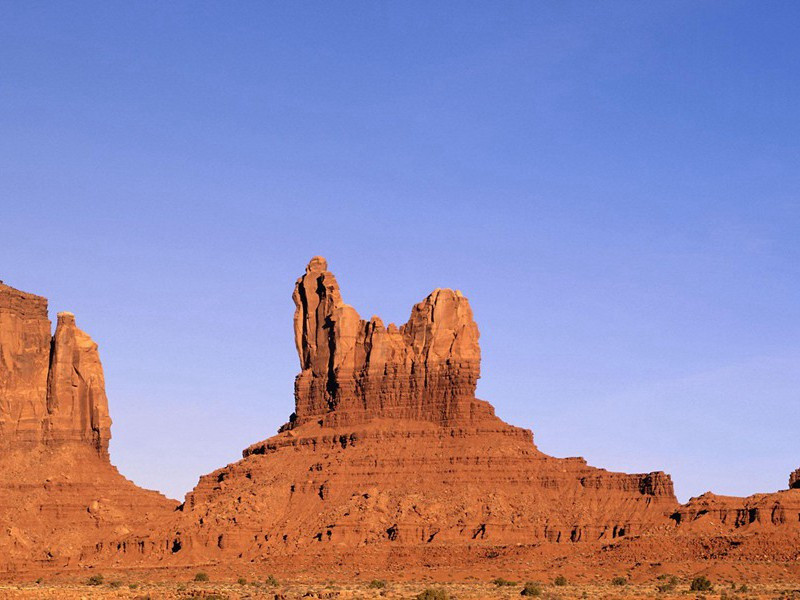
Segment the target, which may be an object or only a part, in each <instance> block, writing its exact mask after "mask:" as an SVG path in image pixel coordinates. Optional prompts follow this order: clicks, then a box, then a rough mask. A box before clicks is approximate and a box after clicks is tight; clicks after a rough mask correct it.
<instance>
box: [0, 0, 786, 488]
mask: <svg viewBox="0 0 800 600" xmlns="http://www.w3.org/2000/svg"><path fill="white" fill-rule="evenodd" d="M0 14H2V18H0V131H2V135H0V209H1V211H0V279H3V280H5V281H6V283H9V284H10V285H13V286H15V287H18V288H21V289H25V290H28V291H33V292H36V293H39V294H42V295H45V296H47V297H48V298H50V301H51V311H52V312H51V314H52V315H53V316H54V315H55V312H56V311H59V310H71V311H73V312H75V313H76V315H77V319H78V324H79V326H81V327H82V328H83V329H84V330H86V331H87V332H88V333H90V334H91V335H92V336H93V337H94V338H95V340H96V341H97V342H98V343H99V344H100V349H101V353H102V354H101V357H102V360H103V363H104V366H105V369H106V379H107V387H108V394H109V398H110V404H111V411H112V417H113V419H114V426H113V430H112V431H113V435H114V438H113V440H112V444H111V453H112V460H113V461H114V462H115V464H117V465H118V466H119V467H120V470H121V471H122V472H123V473H124V474H125V475H127V476H128V477H130V478H132V479H133V480H135V481H136V482H137V483H140V484H142V485H145V486H148V487H152V488H158V489H160V490H163V491H165V492H166V493H168V494H170V495H172V496H174V497H182V496H183V494H184V493H185V492H186V491H187V490H188V489H190V488H191V487H192V486H193V485H194V484H195V482H196V480H197V478H198V477H199V476H200V475H201V474H203V473H206V472H209V471H211V470H213V469H214V468H216V467H218V466H221V465H223V464H225V463H227V462H231V461H234V460H236V459H237V458H238V457H239V456H240V452H241V450H242V449H243V448H244V447H246V446H247V445H249V444H250V443H253V442H255V441H258V440H261V439H264V438H266V437H268V436H269V435H271V434H272V433H274V431H275V429H276V428H277V427H278V426H279V425H280V424H281V423H282V422H284V420H285V419H286V417H287V416H288V414H289V413H290V412H291V411H292V408H293V399H292V386H293V378H294V375H295V374H296V372H297V370H298V361H297V358H296V354H295V352H294V344H293V338H292V325H291V318H292V312H293V304H292V301H291V291H292V286H293V284H294V280H295V279H296V278H297V277H298V276H299V275H300V274H301V273H302V271H303V268H304V266H305V264H306V262H307V261H308V259H309V258H310V257H311V256H313V255H316V254H323V255H325V256H326V257H327V258H328V261H329V265H330V268H331V269H332V270H333V271H334V272H335V273H336V275H337V277H338V279H339V282H340V284H341V286H342V289H343V294H344V296H345V299H346V300H347V301H348V302H350V303H351V304H353V305H354V306H355V307H356V308H357V309H358V310H359V311H360V312H361V314H362V316H365V317H369V316H370V315H372V314H379V315H381V316H382V317H383V318H384V320H385V321H387V322H388V321H395V322H403V321H405V320H406V319H407V317H408V314H409V312H410V307H411V305H412V304H413V303H414V302H416V301H418V300H420V299H421V298H423V297H424V296H425V295H427V293H428V292H429V291H431V290H432V289H434V288H436V287H454V288H458V289H461V290H462V291H463V292H464V294H465V295H467V296H468V297H469V298H470V301H471V303H472V306H473V310H474V312H475V315H476V318H477V320H478V323H479V326H480V329H481V335H482V337H481V345H482V349H483V356H484V360H483V377H482V379H481V381H480V383H479V387H478V392H479V396H480V397H482V398H484V399H486V400H489V401H491V402H492V403H493V404H494V405H495V407H496V409H497V412H498V414H499V415H500V416H501V417H503V418H504V419H506V420H508V421H510V422H512V423H514V424H516V425H520V426H525V427H529V428H531V429H532V430H533V431H534V434H535V440H536V442H537V444H538V445H539V447H540V448H541V449H542V450H543V451H545V452H548V453H550V454H554V455H556V456H575V455H580V456H584V457H586V458H587V460H588V461H589V463H590V464H593V465H597V466H602V467H605V468H608V469H615V470H626V471H635V472H639V471H651V470H659V469H661V470H665V471H667V472H669V473H671V474H672V475H673V479H674V481H675V484H676V491H677V492H678V495H679V497H680V498H681V499H686V498H688V497H689V496H691V495H697V494H700V493H702V492H704V491H706V490H708V489H711V490H713V491H715V492H718V493H731V494H750V493H754V492H758V491H768V490H775V489H778V488H782V487H785V486H786V480H787V477H788V473H789V471H790V470H792V469H794V468H796V467H798V466H800V436H798V434H797V424H798V423H800V402H799V400H800V236H798V232H799V231H800V196H799V195H798V192H800V168H799V167H800V143H799V142H798V140H800V110H798V106H800V74H799V73H800V71H798V68H797V65H798V64H800V36H799V35H798V23H800V5H798V4H797V3H792V2H764V3H755V2H735V1H730V2H724V3H723V2H661V3H654V2H649V3H640V2H623V1H619V2H588V1H586V2H551V3H543V2H539V3H534V2H519V3H517V2H503V3H495V2H482V3H478V2H443V3H437V4H432V3H427V2H406V3H388V2H385V3H383V2H381V3H378V2H293V3H282V4H281V5H279V4H278V3H273V4H272V5H270V4H268V3H258V2H251V3H247V2H242V3H234V4H231V3H188V2H187V3H182V2H169V3H164V2H136V3H129V2H102V3H101V2H98V3H90V2H82V3H61V4H54V3H32V2H30V3H20V2H2V3H0Z"/></svg>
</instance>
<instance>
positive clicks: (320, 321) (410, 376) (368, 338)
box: [289, 257, 492, 427]
mask: <svg viewBox="0 0 800 600" xmlns="http://www.w3.org/2000/svg"><path fill="white" fill-rule="evenodd" d="M327 268H328V266H327V263H326V261H325V259H324V258H321V257H315V258H313V259H312V260H311V262H310V263H309V264H308V267H306V272H305V274H304V275H303V276H302V277H300V279H298V280H297V283H296V285H295V290H294V294H293V298H294V302H295V305H296V307H297V308H296V310H295V314H294V334H295V343H296V345H297V353H298V355H299V357H300V367H301V369H302V371H301V373H300V374H299V375H298V376H297V379H296V381H295V399H296V410H295V416H294V418H293V420H292V421H291V422H290V423H289V427H294V426H297V425H300V424H303V423H307V422H310V421H314V420H318V421H322V422H323V423H324V424H326V425H330V426H334V425H351V424H354V423H359V422H364V421H367V420H369V419H372V418H375V417H387V418H395V419H414V420H425V421H432V422H434V423H438V424H441V425H448V424H449V425H456V424H463V423H470V422H473V421H475V420H476V419H481V418H485V417H486V416H488V415H491V414H492V411H491V408H490V407H489V406H488V405H487V404H486V403H485V402H480V401H478V400H476V399H475V386H476V384H477V381H478V377H479V376H480V347H479V346H478V327H477V325H476V324H475V321H474V320H473V319H472V310H471V309H470V306H469V302H468V301H467V299H466V298H465V297H464V296H462V295H461V293H460V292H458V291H455V292H454V291H452V290H436V291H434V292H433V293H432V294H430V295H429V296H428V297H427V298H425V300H423V301H422V302H420V303H419V304H416V305H415V306H414V307H413V309H412V310H411V317H410V318H409V320H408V322H407V323H406V324H405V325H401V326H400V327H396V326H395V325H394V324H390V325H389V326H388V327H387V326H384V324H383V322H382V321H381V319H380V318H378V317H372V318H371V319H370V320H369V321H366V320H364V319H361V318H360V317H359V315H358V313H357V312H356V311H355V309H354V308H353V307H352V306H350V305H348V304H345V303H344V301H343V300H342V295H341V293H340V291H339V284H338V283H337V282H336V278H335V277H334V276H333V274H332V273H330V272H329V271H328V270H327Z"/></svg>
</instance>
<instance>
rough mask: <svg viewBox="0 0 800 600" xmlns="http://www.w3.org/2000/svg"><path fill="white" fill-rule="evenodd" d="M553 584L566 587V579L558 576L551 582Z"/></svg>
mask: <svg viewBox="0 0 800 600" xmlns="http://www.w3.org/2000/svg"><path fill="white" fill-rule="evenodd" d="M553 584H554V585H557V586H562V585H567V578H566V577H564V576H563V575H559V576H558V577H556V578H555V579H554V580H553Z"/></svg>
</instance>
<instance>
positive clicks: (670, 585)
mask: <svg viewBox="0 0 800 600" xmlns="http://www.w3.org/2000/svg"><path fill="white" fill-rule="evenodd" d="M658 579H659V580H660V581H662V583H659V584H657V585H656V589H657V590H658V591H659V592H660V593H662V594H664V593H667V592H671V591H673V590H674V589H675V588H676V587H677V586H678V578H677V577H675V576H674V575H659V576H658Z"/></svg>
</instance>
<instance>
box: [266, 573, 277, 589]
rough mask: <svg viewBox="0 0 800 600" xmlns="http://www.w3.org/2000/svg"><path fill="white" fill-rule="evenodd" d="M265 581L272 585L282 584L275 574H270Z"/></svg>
mask: <svg viewBox="0 0 800 600" xmlns="http://www.w3.org/2000/svg"><path fill="white" fill-rule="evenodd" d="M264 583H266V584H267V585H270V586H272V587H278V586H279V585H280V583H278V580H277V579H276V578H275V576H274V575H269V576H268V577H267V579H266V581H265V582H264Z"/></svg>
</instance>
